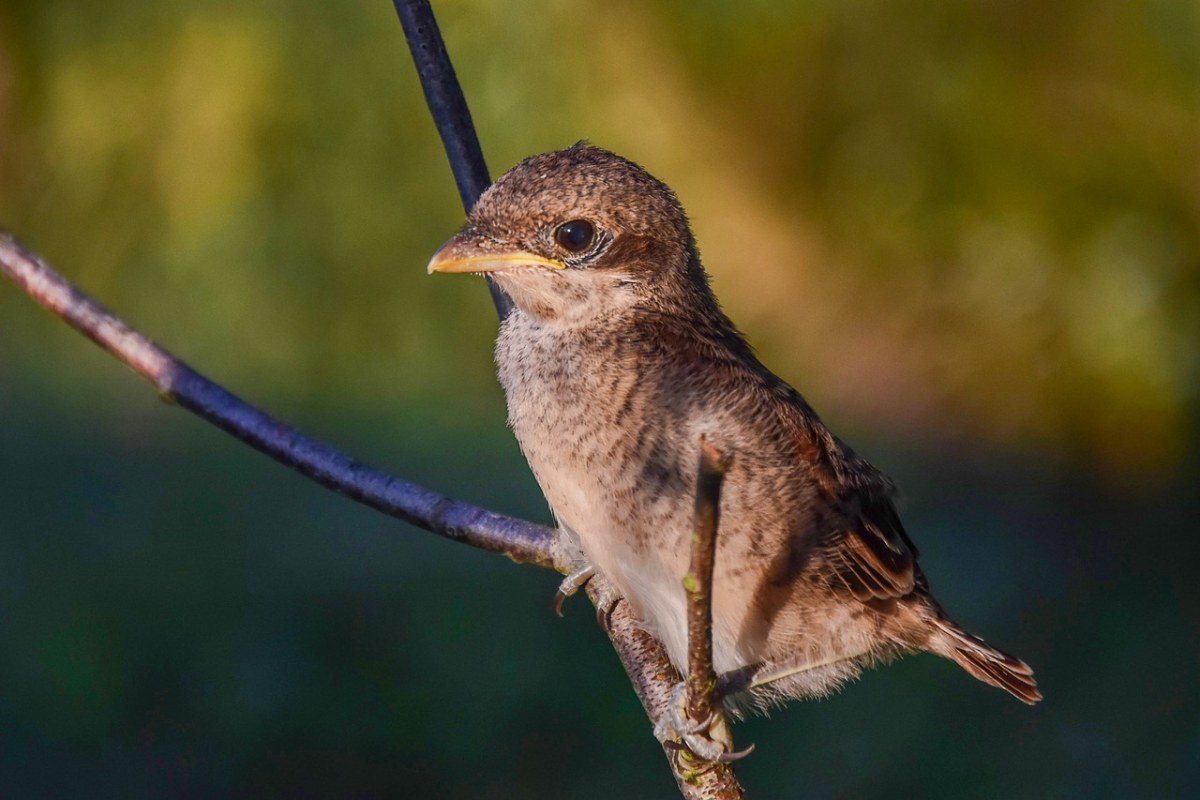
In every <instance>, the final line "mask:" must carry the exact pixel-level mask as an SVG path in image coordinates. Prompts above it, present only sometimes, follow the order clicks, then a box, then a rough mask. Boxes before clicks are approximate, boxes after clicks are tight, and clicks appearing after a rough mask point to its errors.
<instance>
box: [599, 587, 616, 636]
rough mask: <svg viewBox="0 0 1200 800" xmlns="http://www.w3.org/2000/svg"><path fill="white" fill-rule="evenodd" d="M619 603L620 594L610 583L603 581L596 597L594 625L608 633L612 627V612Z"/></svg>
mask: <svg viewBox="0 0 1200 800" xmlns="http://www.w3.org/2000/svg"><path fill="white" fill-rule="evenodd" d="M620 601H621V593H620V592H618V591H617V589H616V587H614V586H613V585H612V584H611V583H610V582H608V581H604V582H603V588H601V589H600V592H599V593H598V594H597V595H596V624H597V625H599V626H600V627H601V628H603V629H604V632H605V633H608V631H609V629H610V628H611V627H612V612H613V609H614V608H616V607H617V603H619V602H620Z"/></svg>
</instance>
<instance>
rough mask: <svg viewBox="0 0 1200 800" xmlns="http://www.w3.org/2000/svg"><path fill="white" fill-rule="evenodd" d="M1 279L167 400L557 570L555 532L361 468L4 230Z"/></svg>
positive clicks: (475, 539)
mask: <svg viewBox="0 0 1200 800" xmlns="http://www.w3.org/2000/svg"><path fill="white" fill-rule="evenodd" d="M0 272H3V273H4V275H6V276H7V277H9V278H11V279H12V281H13V282H14V283H16V284H17V285H18V286H20V287H21V288H22V289H24V290H25V292H26V293H28V294H29V296H30V297H32V298H33V299H34V300H36V301H37V302H38V303H40V304H41V305H42V306H44V307H45V308H46V309H47V310H49V311H50V312H51V313H53V314H55V315H57V316H59V317H62V319H63V320H64V321H66V323H67V324H68V325H70V326H71V327H72V328H75V330H77V331H79V332H80V333H82V334H83V335H85V336H87V337H88V338H89V339H91V340H92V341H93V342H95V343H96V344H98V345H99V346H100V347H101V348H103V349H104V350H107V351H108V352H109V353H111V354H112V355H114V356H116V357H117V358H118V359H119V360H121V361H122V362H124V363H125V364H126V365H127V366H129V367H130V368H131V369H132V370H133V371H134V372H136V373H137V374H139V375H141V376H142V377H144V378H146V379H148V380H149V381H150V382H151V383H153V384H154V385H155V387H156V388H157V389H158V391H159V393H160V394H161V395H162V396H163V398H164V399H166V400H168V401H170V402H173V403H177V404H178V405H180V406H181V407H183V408H186V409H187V410H188V411H191V412H192V413H194V414H197V415H198V416H200V417H203V418H204V419H206V420H208V421H209V422H211V423H212V424H214V425H216V426H217V427H218V428H221V429H222V430H224V431H226V432H227V433H231V434H233V435H234V436H236V437H237V438H239V439H241V440H242V441H243V442H245V443H246V444H248V445H250V446H251V447H253V448H254V449H256V450H258V451H260V452H263V453H266V454H267V455H268V456H270V457H271V458H273V459H275V460H276V461H279V462H281V463H283V464H286V465H288V466H289V467H291V468H293V469H295V470H296V471H297V472H299V473H300V474H302V475H305V476H306V477H309V478H312V479H313V480H314V481H316V482H317V483H320V484H321V485H323V486H326V487H328V488H330V489H333V490H334V491H337V492H340V493H341V494H344V495H346V496H347V497H350V498H352V499H354V500H357V501H358V502H360V503H363V504H365V505H368V506H370V507H371V508H374V509H377V510H379V511H382V512H383V513H385V514H389V515H391V516H393V517H397V518H399V519H402V520H404V521H405V522H408V523H410V524H413V525H416V526H418V527H421V528H424V529H426V530H428V531H432V532H433V533H436V534H438V535H440V536H445V537H446V538H447V539H453V540H454V541H458V542H463V543H464V544H469V545H471V546H473V547H478V548H481V549H483V550H488V551H491V552H494V553H503V554H504V555H506V556H508V557H509V558H511V559H513V560H514V561H516V562H518V563H522V564H537V565H539V566H543V567H551V568H554V564H553V559H552V556H551V545H552V543H553V541H554V536H555V533H554V531H553V530H552V529H550V528H547V527H545V526H543V525H536V524H534V523H532V522H526V521H525V520H522V519H517V518H515V517H508V516H505V515H503V514H497V513H495V512H493V511H488V510H487V509H485V508H480V507H478V506H473V505H470V504H469V503H463V502H459V501H457V500H452V499H450V498H449V497H445V496H443V495H441V494H438V493H437V492H434V491H431V490H429V489H426V488H424V487H422V486H417V485H416V484H413V483H409V482H408V481H404V480H401V479H399V478H394V477H392V476H390V475H387V474H385V473H383V472H380V471H379V470H376V469H373V468H371V467H369V466H366V465H364V464H360V463H359V462H358V461H356V460H354V459H353V458H351V457H350V456H348V455H346V454H345V453H342V452H340V451H338V450H336V449H334V448H332V447H330V446H329V445H327V444H323V443H321V442H318V441H316V440H315V439H312V438H310V437H308V436H305V435H304V434H303V433H301V432H300V431H298V430H296V429H295V428H293V427H291V426H289V425H287V424H286V423H284V422H281V421H280V420H277V419H275V418H274V417H272V416H270V415H269V414H266V413H265V412H263V411H260V410H259V409H257V408H255V407H254V406H252V405H250V404H248V403H246V402H245V401H243V400H241V399H239V398H238V397H236V396H235V395H233V394H231V393H230V392H229V391H227V390H225V389H223V388H222V387H220V386H218V385H217V384H215V383H213V382H212V381H210V380H209V379H208V378H205V377H204V376H203V375H201V374H199V373H198V372H196V371H195V370H193V369H192V368H191V367H189V366H188V365H187V364H185V363H183V362H182V361H180V360H179V359H177V358H175V357H174V356H173V355H171V354H170V353H168V352H167V351H166V350H164V349H163V348H162V347H160V346H159V345H157V344H155V343H154V342H152V341H151V340H150V339H148V338H147V337H146V336H144V335H143V334H141V333H139V332H138V331H136V330H134V329H133V328H131V327H129V325H127V324H126V323H125V321H124V320H122V319H120V318H119V317H117V316H116V315H114V314H113V313H111V312H110V311H108V310H107V309H106V308H104V307H103V306H101V305H100V304H99V303H97V302H96V301H95V300H93V299H92V298H91V297H89V296H88V295H87V294H85V293H84V292H83V291H82V290H81V289H79V288H78V287H77V286H75V285H74V284H72V283H71V282H70V281H68V280H67V279H66V278H64V277H63V276H62V275H60V274H58V273H57V272H55V271H54V270H53V269H52V268H51V267H50V266H49V265H48V264H46V262H44V261H42V260H41V259H40V258H38V257H37V256H36V255H34V254H33V253H30V252H29V251H28V250H26V249H25V248H23V247H22V246H21V245H20V244H18V243H17V241H16V240H15V239H13V238H12V236H11V235H9V234H7V233H5V232H4V231H3V230H0Z"/></svg>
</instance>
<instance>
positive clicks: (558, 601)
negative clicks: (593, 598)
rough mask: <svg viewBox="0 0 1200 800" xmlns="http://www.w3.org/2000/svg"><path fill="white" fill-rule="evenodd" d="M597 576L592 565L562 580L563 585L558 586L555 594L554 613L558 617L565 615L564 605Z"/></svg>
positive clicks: (585, 566)
mask: <svg viewBox="0 0 1200 800" xmlns="http://www.w3.org/2000/svg"><path fill="white" fill-rule="evenodd" d="M595 574H596V568H595V567H593V566H592V565H591V564H585V565H584V566H582V567H580V568H579V569H576V570H575V571H574V572H572V573H571V574H570V575H568V576H567V577H565V578H563V579H562V583H560V584H559V585H558V591H556V592H555V593H554V613H555V614H557V615H558V616H560V617H561V616H562V615H563V603H565V602H566V600H567V598H568V597H574V596H575V593H576V592H578V591H579V590H580V589H582V588H583V587H584V586H586V585H587V582H588V581H590V580H591V579H592V576H593V575H595Z"/></svg>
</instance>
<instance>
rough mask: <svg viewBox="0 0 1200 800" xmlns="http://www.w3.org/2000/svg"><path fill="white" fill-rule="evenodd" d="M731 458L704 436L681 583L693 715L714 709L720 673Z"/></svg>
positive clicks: (708, 713) (689, 701) (689, 710)
mask: <svg viewBox="0 0 1200 800" xmlns="http://www.w3.org/2000/svg"><path fill="white" fill-rule="evenodd" d="M730 462H731V459H730V458H729V457H728V456H726V455H724V454H723V453H721V452H720V451H719V450H717V448H715V447H713V446H712V445H711V444H710V443H709V442H708V441H707V440H705V439H701V440H700V467H699V470H698V473H697V475H696V511H695V517H694V524H693V528H692V562H691V566H690V568H689V569H688V574H687V576H686V577H685V578H684V581H683V586H684V589H685V591H686V592H687V599H688V678H687V713H688V716H689V717H691V718H692V719H694V720H702V719H708V717H709V716H711V715H712V712H713V694H714V692H715V690H716V688H717V674H716V672H715V670H714V669H713V663H712V585H713V567H714V565H715V564H716V560H717V527H718V525H719V524H720V519H721V511H720V504H721V485H722V483H724V481H725V473H726V472H727V471H728V470H729V465H730Z"/></svg>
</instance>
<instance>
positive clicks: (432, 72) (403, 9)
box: [392, 0, 512, 320]
mask: <svg viewBox="0 0 1200 800" xmlns="http://www.w3.org/2000/svg"><path fill="white" fill-rule="evenodd" d="M392 4H393V5H394V6H395V7H396V13H397V14H398V15H399V16H400V24H401V26H403V28H404V38H405V39H407V40H408V49H409V51H410V52H411V53H412V57H413V63H414V64H415V65H416V67H417V76H418V77H419V78H420V79H421V88H422V89H423V90H424V91H425V102H426V104H428V106H429V113H430V114H432V115H433V122H434V124H435V125H437V129H438V135H439V136H441V137H442V144H443V145H444V146H445V148H446V157H447V158H449V159H450V170H451V171H452V172H453V173H454V182H455V183H456V184H457V185H458V195H459V197H460V198H461V199H462V204H463V209H465V210H466V211H467V212H470V210H471V207H472V206H474V205H475V201H476V200H478V199H479V195H481V194H483V192H484V190H485V189H487V187H488V186H489V185H490V184H491V182H492V179H491V178H490V177H489V176H488V168H487V162H485V161H484V160H483V149H482V148H481V147H480V146H479V137H478V136H476V135H475V125H474V123H473V122H472V121H471V110H470V109H469V108H467V99H466V98H465V97H464V96H463V91H462V87H461V86H459V84H458V76H457V75H456V74H455V73H454V65H453V64H451V63H450V55H449V54H448V53H447V52H446V44H445V42H443V41H442V33H441V31H440V30H439V29H438V24H437V20H435V19H434V18H433V9H432V8H431V7H430V5H429V2H428V0H392ZM485 277H486V278H487V284H488V291H490V292H491V293H492V302H493V303H494V304H495V305H496V313H497V314H499V315H500V319H502V320H503V319H504V318H505V317H507V316H508V313H509V312H510V311H511V310H512V300H510V299H509V297H508V295H506V294H505V293H504V290H503V289H501V288H500V286H499V284H497V283H496V282H495V281H494V280H492V276H490V275H487V276H485Z"/></svg>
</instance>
